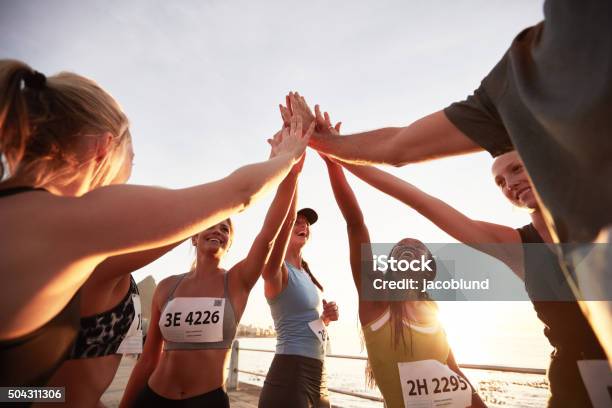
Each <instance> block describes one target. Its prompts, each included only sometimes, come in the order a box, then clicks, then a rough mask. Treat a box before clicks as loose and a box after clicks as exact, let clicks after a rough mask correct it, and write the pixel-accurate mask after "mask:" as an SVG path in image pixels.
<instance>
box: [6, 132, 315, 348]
mask: <svg viewBox="0 0 612 408" xmlns="http://www.w3.org/2000/svg"><path fill="white" fill-rule="evenodd" d="M307 143H308V138H306V137H302V135H301V134H300V135H299V136H298V135H292V136H290V137H287V138H284V139H283V140H282V141H281V143H280V145H279V155H278V156H276V157H274V158H271V159H269V160H267V161H265V162H262V163H256V164H251V165H248V166H244V167H242V168H240V169H238V170H236V171H235V172H233V173H232V174H230V175H229V176H228V177H226V178H224V179H222V180H219V181H216V182H212V183H208V184H203V185H199V186H194V187H189V188H184V189H178V190H170V189H164V188H158V187H146V186H134V185H113V186H108V187H101V188H98V189H95V190H93V191H91V192H89V193H87V194H85V195H83V196H81V197H60V196H55V195H52V194H43V193H32V194H38V195H39V196H40V198H39V199H38V200H36V202H35V203H34V202H33V204H32V207H35V208H30V209H29V210H30V211H29V213H32V214H38V213H40V214H44V217H42V218H41V217H23V218H21V219H20V226H19V227H20V228H21V229H22V230H23V231H25V232H32V233H31V234H29V235H30V236H32V239H30V240H28V243H27V244H28V245H27V246H26V248H25V249H24V250H25V252H28V249H30V250H31V251H30V252H38V251H40V248H43V249H44V250H47V248H48V247H49V246H48V243H49V242H53V243H54V246H53V260H54V262H53V263H52V264H49V265H48V266H47V267H45V268H40V266H39V265H38V263H39V259H38V258H36V257H33V258H31V259H29V260H26V261H25V262H26V265H25V266H24V267H26V266H28V264H30V265H31V266H30V267H32V268H34V267H36V268H38V270H40V274H38V275H36V274H33V275H31V276H25V275H22V276H19V277H15V276H12V275H7V276H4V277H2V279H0V284H5V285H7V284H8V285H12V286H13V287H14V288H15V290H14V293H16V294H20V296H15V297H14V298H12V297H9V298H7V299H5V302H2V304H3V306H4V305H6V307H4V309H3V310H4V312H2V313H0V317H2V318H3V325H2V330H1V331H2V335H3V336H5V337H8V338H10V337H11V336H13V337H15V336H19V335H21V334H24V333H26V332H28V330H32V329H34V328H37V327H39V326H40V325H41V324H42V323H44V322H46V321H48V320H49V319H50V318H51V317H52V316H54V315H56V314H57V313H58V312H59V311H60V310H61V309H62V308H63V307H64V306H65V305H66V303H67V302H68V301H69V300H70V299H71V298H72V296H73V295H74V293H75V292H76V291H77V290H78V289H79V288H80V287H81V286H82V285H83V284H84V282H85V281H86V280H87V279H88V278H89V277H90V276H91V273H93V270H94V269H95V268H96V267H97V266H98V264H100V263H101V262H103V261H104V260H105V259H107V258H108V257H111V256H117V255H122V254H128V253H133V252H138V251H146V250H149V249H153V248H159V247H163V246H166V245H170V244H172V243H175V242H177V241H181V240H184V239H186V238H188V237H190V236H192V235H194V234H196V233H198V232H199V231H202V230H204V229H206V228H208V227H210V226H211V225H214V224H216V223H218V222H220V221H222V220H224V219H226V218H228V217H229V216H230V215H232V214H234V213H236V212H239V211H242V210H243V209H245V208H246V207H248V206H249V205H250V204H251V203H252V202H253V201H254V200H256V199H258V198H260V197H261V195H262V194H263V193H264V192H266V191H267V190H268V189H270V188H272V187H274V186H276V185H278V184H279V183H280V182H281V181H282V180H283V179H284V178H285V176H286V175H287V174H288V173H289V171H290V170H291V168H292V167H293V165H294V164H295V163H297V162H298V160H299V159H300V157H301V156H302V155H303V153H304V150H305V149H306V145H307ZM40 208H44V212H42V213H41V212H40V211H39V210H40ZM18 210H19V209H15V210H13V211H18ZM26 210H27V209H26ZM19 211H21V213H23V209H21V210H19ZM9 217H10V215H9ZM26 269H27V268H26ZM109 273H110V274H111V275H112V274H113V273H114V272H109Z"/></svg>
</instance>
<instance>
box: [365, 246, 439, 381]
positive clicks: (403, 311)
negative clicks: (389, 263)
mask: <svg viewBox="0 0 612 408" xmlns="http://www.w3.org/2000/svg"><path fill="white" fill-rule="evenodd" d="M402 249H410V250H412V251H414V255H413V256H415V257H416V256H418V255H421V254H422V255H425V257H426V259H431V260H432V263H431V268H432V270H433V272H432V273H430V274H429V276H427V279H430V280H433V279H434V278H435V274H436V261H435V259H434V257H433V255H432V253H431V252H430V251H429V248H427V246H425V244H423V243H422V242H421V241H419V240H417V239H413V238H405V239H402V240H401V241H399V242H398V243H397V244H396V245H395V246H394V247H393V249H392V250H391V253H390V256H392V255H393V254H394V253H396V254H399V253H401V252H402ZM399 258H401V255H400V256H398V259H399ZM416 302H428V304H430V305H431V306H432V307H433V308H435V309H436V310H437V305H436V304H435V302H434V301H433V300H432V299H431V298H430V296H429V294H428V293H427V292H421V291H420V289H419V290H418V292H417V299H416V300H404V301H397V300H396V301H393V300H391V301H388V304H389V313H390V316H389V324H390V325H391V344H390V347H391V348H392V349H393V350H397V349H398V348H399V346H400V342H401V344H402V345H403V346H404V348H406V346H407V344H406V336H405V334H404V333H405V331H404V327H406V325H407V326H408V334H409V337H410V353H411V354H413V353H414V349H413V343H412V326H411V323H410V322H411V321H414V319H415V313H414V312H413V311H414V310H415V308H414V307H415V306H416ZM365 371H366V384H367V385H368V386H369V387H371V388H373V387H374V386H375V385H376V380H375V378H374V373H373V371H372V366H371V365H370V359H369V358H368V360H367V361H366V368H365Z"/></svg>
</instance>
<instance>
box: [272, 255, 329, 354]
mask: <svg viewBox="0 0 612 408" xmlns="http://www.w3.org/2000/svg"><path fill="white" fill-rule="evenodd" d="M285 266H286V267H287V271H288V278H287V286H286V287H285V289H283V291H282V292H281V293H279V294H278V296H276V297H275V298H274V299H272V300H268V304H269V305H270V310H271V312H272V318H273V319H274V329H275V330H276V354H293V355H298V356H304V357H310V358H316V359H318V360H323V359H324V358H325V350H324V347H323V344H322V343H321V342H320V341H319V339H318V338H317V336H316V335H315V334H314V332H313V331H312V330H311V329H310V327H309V326H308V323H309V322H311V321H313V320H317V319H318V318H319V317H320V314H319V310H318V309H317V308H318V307H319V305H320V304H321V299H320V297H319V290H318V288H317V287H316V286H315V284H314V283H313V282H312V279H310V276H308V274H307V273H306V272H305V271H302V270H301V269H298V268H296V267H295V266H293V265H291V264H290V263H288V262H285Z"/></svg>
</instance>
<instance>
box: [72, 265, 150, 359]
mask: <svg viewBox="0 0 612 408" xmlns="http://www.w3.org/2000/svg"><path fill="white" fill-rule="evenodd" d="M140 312H141V308H140V294H139V292H138V286H137V285H136V281H135V280H134V278H133V277H132V276H131V275H130V288H129V290H128V292H127V294H126V295H125V296H124V298H123V299H122V300H121V302H119V303H118V304H117V305H116V306H115V307H113V308H112V309H110V310H107V311H106V312H102V313H98V314H96V315H93V316H87V317H82V318H81V322H80V328H79V333H78V336H77V339H76V342H75V343H74V347H73V349H72V352H71V353H70V359H72V360H74V359H81V358H93V357H102V356H108V355H110V354H115V353H120V354H127V353H142V317H141V313H140Z"/></svg>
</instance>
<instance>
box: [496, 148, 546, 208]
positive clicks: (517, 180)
mask: <svg viewBox="0 0 612 408" xmlns="http://www.w3.org/2000/svg"><path fill="white" fill-rule="evenodd" d="M491 171H492V172H493V178H494V179H495V184H497V186H498V187H499V188H500V189H501V191H502V193H503V194H504V196H506V198H507V199H508V200H510V202H511V203H512V204H514V205H515V206H517V207H522V208H529V209H536V208H537V207H538V202H537V200H536V197H535V193H534V191H533V187H532V185H531V182H530V181H529V177H528V176H527V172H526V171H525V166H523V162H522V161H521V159H520V157H519V155H518V153H516V151H512V152H508V153H505V154H503V155H501V156H499V157H497V158H496V159H495V161H494V162H493V167H492V169H491Z"/></svg>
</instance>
